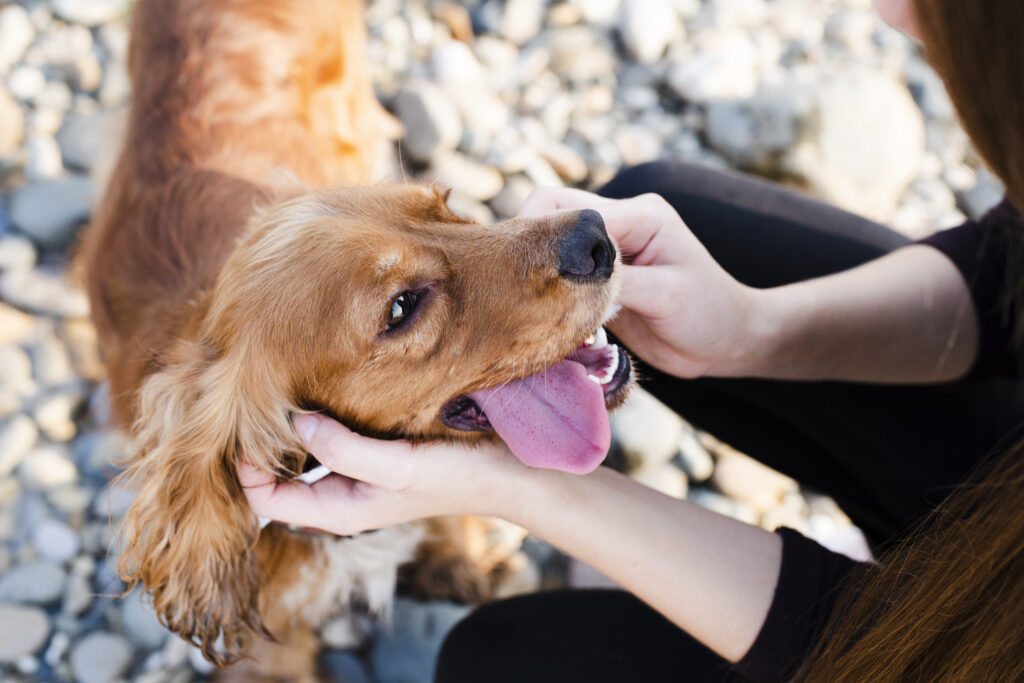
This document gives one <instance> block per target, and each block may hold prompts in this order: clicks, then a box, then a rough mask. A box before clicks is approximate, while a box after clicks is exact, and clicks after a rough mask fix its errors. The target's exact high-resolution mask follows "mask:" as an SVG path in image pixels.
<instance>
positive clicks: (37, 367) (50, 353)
mask: <svg viewBox="0 0 1024 683" xmlns="http://www.w3.org/2000/svg"><path fill="white" fill-rule="evenodd" d="M29 353H30V354H31V356H32V368H33V375H34V377H35V379H36V380H37V381H38V382H39V383H41V384H43V385H45V386H48V387H54V386H58V385H60V384H65V383H67V382H69V381H71V380H72V379H74V369H73V368H72V367H71V358H70V356H68V351H67V349H66V348H64V344H63V343H62V342H61V341H60V340H59V339H57V337H55V336H54V335H53V334H48V335H46V336H45V337H43V338H42V339H39V340H38V341H37V342H36V343H35V344H33V345H32V346H31V347H30V348H29Z"/></svg>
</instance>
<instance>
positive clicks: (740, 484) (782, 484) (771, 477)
mask: <svg viewBox="0 0 1024 683" xmlns="http://www.w3.org/2000/svg"><path fill="white" fill-rule="evenodd" d="M711 483H712V484H713V485H714V486H715V488H717V489H718V490H719V491H721V492H722V493H724V494H725V495H727V496H729V497H730V498H733V499H736V500H741V501H744V502H746V503H749V504H750V505H751V506H752V507H753V508H754V509H755V510H757V511H758V512H763V511H765V510H768V509H769V508H772V507H775V506H777V505H778V504H779V503H781V502H782V500H783V498H784V497H785V496H786V495H787V494H789V493H793V492H795V491H796V490H797V484H796V482H795V481H793V480H792V479H790V478H789V477H786V476H783V475H781V474H779V473H778V472H776V471H775V470H772V469H770V468H768V467H765V466H764V465H762V464H761V463H759V462H757V461H756V460H754V459H753V458H751V457H749V456H746V455H743V454H742V453H740V452H738V451H735V450H732V449H726V450H720V451H719V452H718V462H717V463H715V472H714V474H712V475H711Z"/></svg>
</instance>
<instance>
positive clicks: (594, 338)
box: [583, 335, 597, 346]
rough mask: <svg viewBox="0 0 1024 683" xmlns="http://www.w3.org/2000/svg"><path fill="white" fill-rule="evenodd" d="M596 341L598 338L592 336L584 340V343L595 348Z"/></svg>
mask: <svg viewBox="0 0 1024 683" xmlns="http://www.w3.org/2000/svg"><path fill="white" fill-rule="evenodd" d="M596 339H597V338H596V337H595V336H594V335H590V336H589V337H587V338H586V339H584V340H583V343H584V344H585V345H587V346H593V345H594V342H595V341H596Z"/></svg>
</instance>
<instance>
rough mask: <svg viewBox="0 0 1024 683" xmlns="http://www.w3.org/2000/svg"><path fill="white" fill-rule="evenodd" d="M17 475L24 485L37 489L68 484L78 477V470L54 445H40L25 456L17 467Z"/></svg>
mask: <svg viewBox="0 0 1024 683" xmlns="http://www.w3.org/2000/svg"><path fill="white" fill-rule="evenodd" d="M18 476H19V477H20V478H21V480H22V482H24V484H25V485H26V486H28V487H29V488H32V489H35V490H37V491H38V490H45V489H51V488H54V487H56V486H60V485H62V484H70V483H72V482H74V481H75V480H76V479H77V478H78V471H77V470H76V469H75V464H74V463H73V462H71V459H70V458H68V457H67V456H66V455H64V453H62V452H61V451H60V450H58V449H57V448H56V447H54V446H40V447H38V448H36V449H34V450H33V451H31V452H30V453H29V454H28V455H27V456H26V457H25V459H24V461H23V462H22V463H21V466H20V467H18Z"/></svg>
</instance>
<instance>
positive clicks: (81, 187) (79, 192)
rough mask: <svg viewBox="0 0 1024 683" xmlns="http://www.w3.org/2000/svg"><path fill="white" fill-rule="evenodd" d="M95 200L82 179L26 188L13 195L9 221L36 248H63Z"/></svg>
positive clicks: (71, 177) (92, 190)
mask: <svg viewBox="0 0 1024 683" xmlns="http://www.w3.org/2000/svg"><path fill="white" fill-rule="evenodd" d="M54 145H56V143H54ZM58 154H59V150H58ZM94 197H95V188H94V186H93V183H92V181H91V180H90V179H89V178H87V177H85V176H76V175H69V176H67V177H64V178H61V179H58V180H52V181H48V182H40V183H36V184H32V185H28V186H26V187H24V188H22V189H20V190H16V191H15V192H14V193H13V194H12V196H11V218H12V219H13V220H14V224H15V225H16V226H17V227H18V229H19V230H21V231H22V232H24V233H25V234H26V235H28V236H29V237H30V238H32V240H33V241H34V242H35V243H36V244H39V245H41V246H43V247H45V248H51V249H52V248H64V247H66V246H67V244H68V242H69V241H70V240H71V238H72V236H73V235H74V233H75V230H76V228H77V227H78V226H79V224H81V223H82V222H83V221H85V220H86V219H87V218H89V214H90V213H91V212H92V202H93V199H94Z"/></svg>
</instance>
